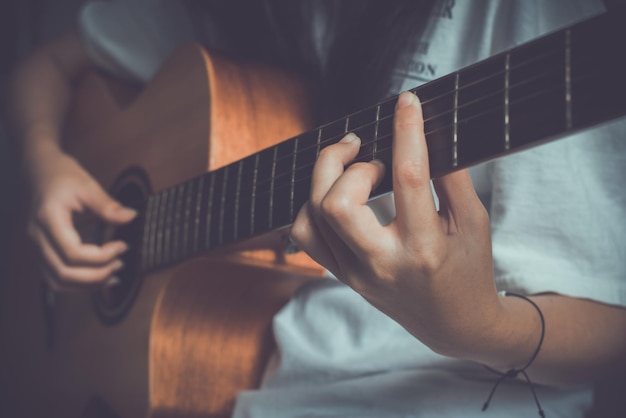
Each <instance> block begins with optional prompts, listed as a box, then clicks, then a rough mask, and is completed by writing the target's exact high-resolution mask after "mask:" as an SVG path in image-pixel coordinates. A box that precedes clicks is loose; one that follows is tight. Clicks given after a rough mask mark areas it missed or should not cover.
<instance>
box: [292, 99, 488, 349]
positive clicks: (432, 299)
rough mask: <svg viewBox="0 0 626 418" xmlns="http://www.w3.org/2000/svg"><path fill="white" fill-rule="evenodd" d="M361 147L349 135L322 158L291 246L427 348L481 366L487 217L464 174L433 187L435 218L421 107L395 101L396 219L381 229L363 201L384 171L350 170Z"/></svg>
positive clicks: (375, 165)
mask: <svg viewBox="0 0 626 418" xmlns="http://www.w3.org/2000/svg"><path fill="white" fill-rule="evenodd" d="M359 146H360V139H359V138H357V137H356V136H355V135H354V134H348V135H346V136H345V137H344V138H343V139H342V140H341V141H340V142H339V143H337V144H334V145H331V146H329V147H327V148H325V149H323V150H322V151H321V153H320V155H319V158H318V160H317V162H316V164H315V167H314V169H313V180H312V188H311V195H310V200H309V202H307V204H306V205H305V206H304V207H303V208H302V210H301V211H300V213H299V214H298V217H297V219H296V221H295V223H294V225H293V228H292V232H291V234H292V237H293V239H294V240H295V241H296V243H297V244H298V245H299V246H300V247H301V248H302V249H304V250H305V251H306V252H307V253H309V255H311V256H312V257H313V259H315V260H316V261H317V262H319V263H320V264H322V265H323V266H325V267H326V268H328V270H330V271H331V272H332V273H333V274H334V275H335V276H337V278H339V279H340V280H341V281H343V282H344V283H346V284H348V285H349V286H351V287H352V288H353V289H354V290H356V291H357V292H358V293H360V294H361V295H362V296H363V297H365V298H366V299H367V300H368V301H369V302H370V303H372V304H373V305H374V306H376V307H377V308H378V309H380V310H381V311H383V312H384V313H386V314H387V315H389V316H390V317H392V318H393V319H395V320H396V321H398V322H399V323H400V324H401V325H403V326H404V327H405V328H406V329H407V330H408V331H409V332H411V333H412V334H413V335H414V336H416V337H417V338H418V339H420V340H421V341H422V342H424V343H425V344H427V345H428V346H430V347H431V348H432V349H433V350H435V351H437V352H439V353H441V354H445V355H451V356H455V357H464V358H474V359H480V358H482V357H483V356H484V355H486V353H485V352H484V349H485V347H484V345H485V341H489V338H486V339H485V337H489V336H490V335H489V333H492V332H495V327H496V322H497V318H498V314H499V310H500V309H501V305H500V302H499V298H498V296H497V292H496V288H495V284H494V280H493V262H492V255H491V239H490V231H489V219H488V215H487V212H486V210H485V208H484V206H483V205H482V203H481V202H480V200H479V199H478V197H477V195H476V193H475V191H474V188H473V186H472V183H471V180H470V178H469V175H468V173H467V171H466V170H463V171H459V172H455V173H453V174H449V175H446V176H444V177H441V178H439V179H436V180H434V186H435V191H436V193H437V196H438V198H439V205H440V209H439V212H437V209H436V206H435V202H434V198H433V195H432V190H431V186H430V170H429V163H428V153H427V148H426V140H425V134H424V121H423V117H422V111H421V105H420V103H419V100H418V99H417V97H416V96H415V95H414V94H411V93H402V94H401V95H400V97H399V99H398V104H397V106H396V111H395V116H394V138H393V167H392V171H393V190H394V201H395V206H396V217H395V218H394V219H393V221H391V223H389V224H387V225H384V226H383V225H381V224H380V223H379V222H378V220H377V219H376V216H375V215H374V213H373V212H372V210H371V209H370V208H369V207H368V206H367V204H366V203H367V201H368V198H369V196H370V194H371V192H372V190H373V189H374V188H375V187H376V185H377V184H378V183H379V182H380V180H381V179H382V177H383V175H384V167H383V165H382V163H380V162H378V161H372V162H370V163H356V164H352V165H349V164H350V163H351V161H352V160H353V159H354V158H355V157H356V155H357V153H358V151H359ZM348 165H349V166H348ZM346 166H348V167H347V168H346Z"/></svg>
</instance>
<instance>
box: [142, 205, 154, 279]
mask: <svg viewBox="0 0 626 418" xmlns="http://www.w3.org/2000/svg"><path fill="white" fill-rule="evenodd" d="M153 206H154V198H153V196H148V202H147V204H146V216H145V218H144V220H143V231H142V244H141V264H142V266H141V267H142V268H141V270H147V268H148V266H149V265H150V223H151V220H152V207H153Z"/></svg>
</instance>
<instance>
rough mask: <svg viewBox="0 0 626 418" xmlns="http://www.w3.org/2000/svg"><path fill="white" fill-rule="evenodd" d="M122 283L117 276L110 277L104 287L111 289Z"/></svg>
mask: <svg viewBox="0 0 626 418" xmlns="http://www.w3.org/2000/svg"><path fill="white" fill-rule="evenodd" d="M120 283H122V281H121V280H120V278H119V277H117V276H111V277H109V280H107V281H106V282H105V283H104V285H105V286H106V287H113V286H117V285H118V284H120Z"/></svg>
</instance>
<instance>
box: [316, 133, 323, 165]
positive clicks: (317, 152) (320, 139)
mask: <svg viewBox="0 0 626 418" xmlns="http://www.w3.org/2000/svg"><path fill="white" fill-rule="evenodd" d="M321 141H322V128H321V127H320V128H318V129H317V140H316V142H315V159H316V160H317V158H318V157H319V156H320V151H321V149H320V148H321V145H322V144H321Z"/></svg>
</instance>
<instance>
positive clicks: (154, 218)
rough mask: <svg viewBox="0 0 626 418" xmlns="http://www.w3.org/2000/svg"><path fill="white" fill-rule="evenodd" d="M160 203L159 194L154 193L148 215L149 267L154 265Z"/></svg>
mask: <svg viewBox="0 0 626 418" xmlns="http://www.w3.org/2000/svg"><path fill="white" fill-rule="evenodd" d="M160 205H161V194H160V193H157V194H155V195H154V203H153V208H152V215H151V216H150V242H149V244H148V246H149V255H148V258H149V259H150V268H152V267H154V266H155V265H156V245H157V226H158V220H159V208H160Z"/></svg>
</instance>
